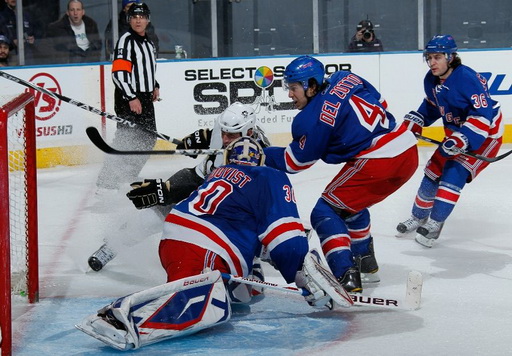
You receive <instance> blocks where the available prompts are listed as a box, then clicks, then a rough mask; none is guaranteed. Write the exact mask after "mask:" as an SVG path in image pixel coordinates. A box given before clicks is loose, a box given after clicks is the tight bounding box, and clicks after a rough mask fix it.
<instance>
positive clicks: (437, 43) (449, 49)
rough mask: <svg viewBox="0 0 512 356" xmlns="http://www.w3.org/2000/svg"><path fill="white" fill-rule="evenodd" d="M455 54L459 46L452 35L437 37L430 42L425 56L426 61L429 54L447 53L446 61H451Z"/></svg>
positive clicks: (424, 53)
mask: <svg viewBox="0 0 512 356" xmlns="http://www.w3.org/2000/svg"><path fill="white" fill-rule="evenodd" d="M455 52H457V44H456V43H455V40H454V39H453V37H452V36H451V35H436V36H434V37H432V39H431V40H430V41H428V43H427V45H426V46H425V51H424V52H423V56H424V57H425V59H426V58H427V55H428V54H429V53H445V54H446V59H448V61H450V60H451V59H452V56H453V54H454V53H455Z"/></svg>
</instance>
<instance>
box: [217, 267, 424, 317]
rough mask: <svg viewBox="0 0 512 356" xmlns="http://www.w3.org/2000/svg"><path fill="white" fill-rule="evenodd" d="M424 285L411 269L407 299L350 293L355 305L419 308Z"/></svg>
mask: <svg viewBox="0 0 512 356" xmlns="http://www.w3.org/2000/svg"><path fill="white" fill-rule="evenodd" d="M222 278H224V279H227V280H229V281H233V282H238V283H243V284H249V285H253V286H258V287H263V288H268V289H273V290H277V291H281V292H286V293H293V294H298V295H301V296H306V295H308V294H309V292H308V291H307V290H306V289H304V288H297V287H292V286H287V285H280V284H276V283H272V282H265V281H260V280H257V279H251V278H245V277H239V276H233V275H231V274H227V273H222ZM422 287H423V277H422V275H421V273H419V272H417V271H411V272H409V274H408V276H407V287H406V293H405V299H403V300H402V299H396V298H386V297H374V296H370V295H363V294H359V293H349V295H350V297H351V298H352V301H353V302H354V305H357V306H369V307H378V308H385V309H402V310H417V309H419V308H420V304H421V290H422Z"/></svg>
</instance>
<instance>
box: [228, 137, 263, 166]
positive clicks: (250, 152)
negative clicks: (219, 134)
mask: <svg viewBox="0 0 512 356" xmlns="http://www.w3.org/2000/svg"><path fill="white" fill-rule="evenodd" d="M228 163H234V164H238V165H241V166H254V167H255V166H263V163H265V154H264V153H263V148H261V146H260V144H259V143H258V141H256V140H255V139H253V138H252V137H249V136H242V137H240V138H237V139H236V140H234V141H233V142H231V143H230V144H229V145H228V147H227V148H226V150H225V151H224V164H228Z"/></svg>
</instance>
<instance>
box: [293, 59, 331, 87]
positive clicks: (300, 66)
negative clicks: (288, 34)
mask: <svg viewBox="0 0 512 356" xmlns="http://www.w3.org/2000/svg"><path fill="white" fill-rule="evenodd" d="M324 76H325V70H324V65H323V64H322V62H320V61H319V60H318V59H315V58H313V57H311V56H300V57H297V58H295V59H294V60H293V61H292V62H291V63H290V64H288V65H287V66H286V69H285V70H284V77H283V84H284V86H285V88H287V87H288V85H289V84H290V83H297V82H298V83H301V84H302V87H303V88H304V90H307V89H308V87H309V79H310V78H313V79H315V80H316V82H317V84H318V85H319V86H320V85H322V83H323V82H324Z"/></svg>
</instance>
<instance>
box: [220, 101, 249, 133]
mask: <svg viewBox="0 0 512 356" xmlns="http://www.w3.org/2000/svg"><path fill="white" fill-rule="evenodd" d="M217 120H218V123H219V126H220V129H221V130H222V131H224V132H229V133H241V134H242V135H247V131H249V130H250V129H252V128H254V125H255V124H256V115H255V114H254V109H253V108H252V107H250V106H249V105H244V104H242V103H240V102H238V101H237V102H234V103H233V104H231V105H230V106H228V108H227V109H226V110H224V112H223V113H222V114H220V115H219V116H218V118H217Z"/></svg>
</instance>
